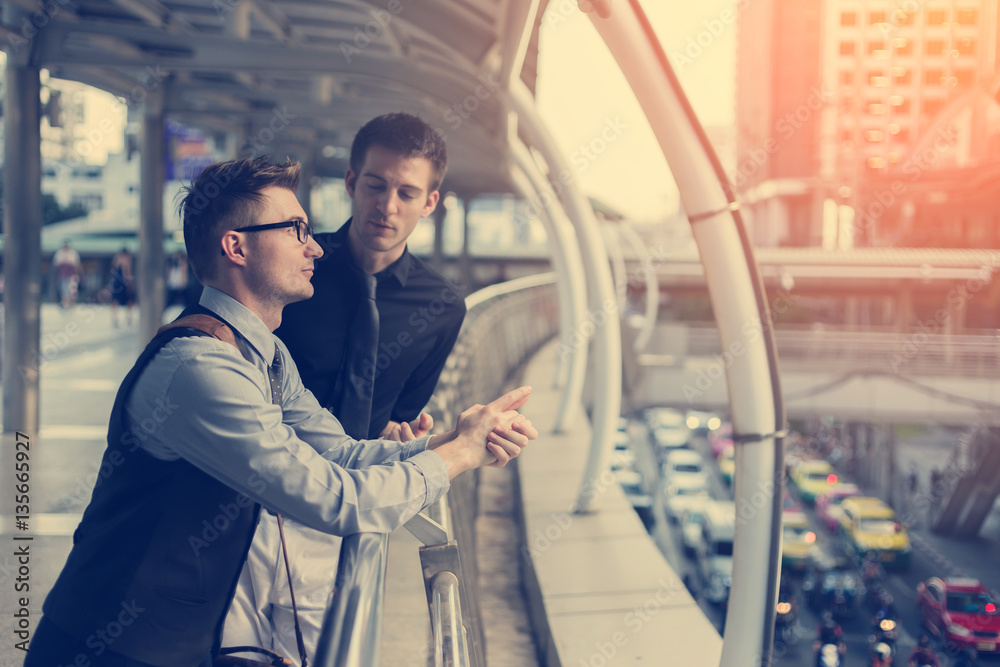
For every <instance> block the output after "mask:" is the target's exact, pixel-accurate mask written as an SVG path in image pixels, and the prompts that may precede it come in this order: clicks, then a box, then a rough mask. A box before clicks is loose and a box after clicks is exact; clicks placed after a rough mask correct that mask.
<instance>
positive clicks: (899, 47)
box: [892, 37, 913, 56]
mask: <svg viewBox="0 0 1000 667" xmlns="http://www.w3.org/2000/svg"><path fill="white" fill-rule="evenodd" d="M892 48H893V49H895V51H896V55H898V56H910V55H913V41H912V40H909V39H906V38H905V37H896V38H895V39H893V40H892Z"/></svg>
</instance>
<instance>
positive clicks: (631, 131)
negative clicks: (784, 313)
mask: <svg viewBox="0 0 1000 667" xmlns="http://www.w3.org/2000/svg"><path fill="white" fill-rule="evenodd" d="M741 1H743V0H700V1H699V2H684V1H679V0H673V1H668V0H643V8H644V10H645V11H646V14H647V16H648V17H649V19H650V23H651V24H652V25H653V27H654V29H655V30H656V32H657V35H658V36H659V39H660V42H661V44H662V45H663V47H664V50H665V51H666V53H667V55H668V57H669V58H670V60H671V64H672V65H673V66H674V69H675V71H676V72H677V75H678V77H679V79H680V81H681V85H682V86H683V87H684V90H685V92H686V93H687V95H688V96H689V98H690V100H691V103H692V106H693V107H694V109H695V112H696V113H697V114H698V117H699V119H700V120H701V123H702V124H703V125H705V126H709V127H711V126H731V125H733V124H734V117H735V80H736V75H735V60H736V55H735V52H736V22H735V16H736V5H737V4H738V2H741ZM614 4H615V5H618V6H620V5H622V4H624V0H614ZM2 59H3V54H2V53H0V66H2ZM78 94H79V95H81V96H82V97H83V98H84V99H85V103H86V104H87V106H88V117H94V118H107V117H115V118H119V119H120V120H119V122H120V123H121V124H122V125H124V113H123V109H124V106H123V105H122V104H121V103H120V102H119V101H118V100H117V99H116V98H115V97H113V96H112V95H110V94H108V93H105V92H103V91H99V90H96V89H91V90H89V91H87V92H86V93H78ZM537 103H538V106H539V110H540V113H541V114H542V116H543V118H545V120H546V121H547V124H548V126H549V128H550V130H551V131H552V133H553V136H554V138H555V140H556V142H557V143H558V144H559V145H560V146H561V147H562V149H563V150H564V152H565V154H566V156H567V158H568V159H569V160H570V162H571V164H575V165H577V167H578V174H577V176H578V180H577V183H578V184H579V185H580V187H581V188H582V189H583V191H584V193H585V194H586V195H589V196H594V197H597V198H599V199H601V200H603V201H605V202H607V203H608V204H610V205H612V206H614V207H615V208H617V209H619V210H620V211H622V212H624V213H625V214H626V215H628V216H630V217H632V218H637V219H646V220H653V219H662V218H663V217H664V216H665V215H669V214H670V213H672V212H673V211H674V210H676V207H677V202H678V196H677V191H676V187H675V186H674V184H673V179H672V177H671V176H670V173H669V170H668V169H667V166H666V162H665V160H664V159H663V157H662V154H660V152H659V150H658V147H657V145H656V141H655V138H654V137H653V134H652V131H651V130H650V129H649V125H648V123H646V121H645V118H644V117H643V114H642V111H641V109H640V108H639V105H638V102H636V100H635V97H634V95H633V93H632V91H631V89H630V88H629V86H628V84H627V83H626V81H625V79H624V76H623V75H622V74H621V72H620V71H619V70H618V67H617V65H616V64H615V62H614V59H613V58H612V57H611V54H610V53H609V51H608V49H607V47H606V46H605V45H604V42H603V41H602V40H601V38H600V36H599V35H598V33H597V31H596V29H595V28H594V27H593V25H592V23H591V20H590V18H589V17H588V16H587V15H585V14H584V13H583V12H581V11H580V10H579V9H578V8H577V0H552V2H550V4H549V8H548V11H547V14H546V18H545V19H544V21H543V29H542V35H541V40H540V52H539V81H538V90H537ZM81 131H83V128H81ZM602 133H603V136H605V137H609V136H610V137H613V140H612V141H609V142H607V148H606V150H605V151H604V152H603V153H601V154H600V155H594V153H593V152H590V151H584V150H583V149H584V148H585V147H587V146H588V145H590V143H591V142H592V141H593V140H594V139H595V138H596V137H598V136H601V135H602ZM91 136H92V138H94V139H96V141H95V142H94V143H93V144H91V143H90V142H87V141H84V142H83V144H86V145H87V147H88V149H89V150H88V151H87V155H86V156H85V158H84V159H85V161H86V162H88V163H91V164H103V163H104V162H105V161H106V159H107V153H108V152H112V153H113V152H118V151H121V150H122V136H121V133H119V132H112V133H101V136H99V137H97V136H96V135H91ZM91 146H92V150H91V149H90V148H91Z"/></svg>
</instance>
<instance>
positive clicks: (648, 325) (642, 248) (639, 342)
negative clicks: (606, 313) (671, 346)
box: [618, 224, 660, 354]
mask: <svg viewBox="0 0 1000 667" xmlns="http://www.w3.org/2000/svg"><path fill="white" fill-rule="evenodd" d="M618 232H619V233H620V234H621V235H622V238H623V239H625V242H626V243H628V244H629V245H630V246H632V248H633V249H634V250H635V251H636V255H637V256H638V257H639V261H640V262H641V263H642V277H643V280H645V281H646V314H645V319H644V320H643V321H642V328H640V329H639V333H638V334H637V335H636V337H635V342H634V343H633V344H632V351H633V352H635V353H636V354H639V353H640V352H642V351H643V350H645V349H646V346H647V345H649V339H650V338H652V337H653V329H654V328H655V327H656V318H657V317H658V315H659V311H660V280H659V278H658V277H657V275H656V271H654V270H653V262H652V254H651V253H650V252H649V248H648V247H646V244H645V243H643V242H642V239H641V238H639V235H638V234H637V233H636V232H635V230H634V229H632V227H630V226H629V225H626V224H620V225H618Z"/></svg>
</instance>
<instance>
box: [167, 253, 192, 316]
mask: <svg viewBox="0 0 1000 667" xmlns="http://www.w3.org/2000/svg"><path fill="white" fill-rule="evenodd" d="M187 285H188V263H187V256H185V255H184V251H182V250H178V251H177V252H175V253H174V254H173V255H171V256H170V259H169V260H167V305H168V306H173V305H174V304H178V305H180V306H181V307H182V308H187Z"/></svg>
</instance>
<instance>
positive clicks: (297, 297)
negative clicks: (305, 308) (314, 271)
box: [288, 284, 316, 303]
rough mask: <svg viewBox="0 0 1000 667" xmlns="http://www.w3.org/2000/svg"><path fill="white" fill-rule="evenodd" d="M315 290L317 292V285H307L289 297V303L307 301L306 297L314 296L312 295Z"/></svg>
mask: <svg viewBox="0 0 1000 667" xmlns="http://www.w3.org/2000/svg"><path fill="white" fill-rule="evenodd" d="M315 292H316V288H315V287H313V286H312V284H310V285H309V286H308V287H306V288H303V289H302V290H301V291H300V292H298V293H297V294H293V295H292V296H291V297H290V298H289V300H288V303H297V302H299V301H305V300H306V299H309V298H311V297H312V295H313V294H314V293H315Z"/></svg>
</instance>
